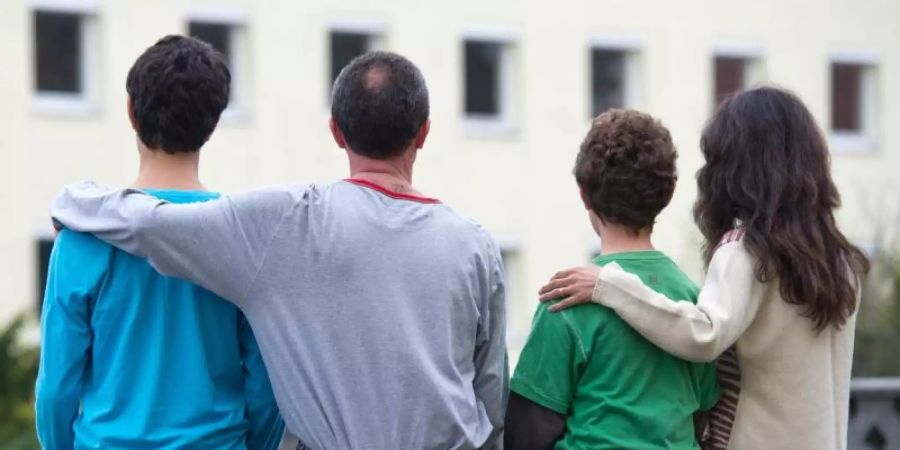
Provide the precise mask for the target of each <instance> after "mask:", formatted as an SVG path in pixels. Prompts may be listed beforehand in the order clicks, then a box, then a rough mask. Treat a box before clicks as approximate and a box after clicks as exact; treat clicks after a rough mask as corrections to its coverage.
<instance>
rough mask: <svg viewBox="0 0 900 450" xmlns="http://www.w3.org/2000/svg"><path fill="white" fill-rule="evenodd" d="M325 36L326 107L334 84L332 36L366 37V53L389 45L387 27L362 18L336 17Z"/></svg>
mask: <svg viewBox="0 0 900 450" xmlns="http://www.w3.org/2000/svg"><path fill="white" fill-rule="evenodd" d="M325 31H326V34H325V47H326V51H325V54H324V56H325V63H324V64H323V66H324V77H325V87H326V89H325V105H326V107H329V108H330V106H331V90H332V88H333V87H334V83H333V81H332V79H331V66H332V62H333V61H332V60H333V52H332V48H331V36H332V35H333V34H335V33H346V34H361V35H365V36H366V47H367V48H366V51H372V50H383V49H384V48H385V47H386V44H387V26H386V25H385V23H384V22H383V21H381V20H379V19H375V18H370V17H360V16H336V17H332V18H330V19H328V22H327V27H326V30H325Z"/></svg>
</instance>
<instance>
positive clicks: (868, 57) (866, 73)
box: [826, 50, 881, 155]
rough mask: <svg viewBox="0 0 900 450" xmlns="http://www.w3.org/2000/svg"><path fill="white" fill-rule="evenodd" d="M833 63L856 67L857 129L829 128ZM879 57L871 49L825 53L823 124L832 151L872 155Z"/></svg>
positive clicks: (875, 143) (875, 142) (876, 128)
mask: <svg viewBox="0 0 900 450" xmlns="http://www.w3.org/2000/svg"><path fill="white" fill-rule="evenodd" d="M837 64H843V65H854V66H859V68H860V83H861V85H862V86H860V98H859V102H860V106H859V109H860V118H859V120H860V131H858V132H857V131H835V130H834V129H833V128H832V115H833V114H834V111H833V110H832V102H833V100H834V99H833V98H832V91H833V89H834V85H833V83H834V80H833V77H832V76H833V73H834V72H833V70H834V66H835V65H837ZM880 66H881V58H880V55H879V53H878V52H877V51H874V50H835V51H832V52H830V53H829V55H828V66H827V73H828V75H827V80H828V83H827V87H826V89H827V95H826V98H827V111H828V113H827V114H828V115H827V118H828V119H827V123H828V144H829V148H830V149H831V151H832V152H834V153H839V154H858V155H867V154H874V153H876V152H877V149H878V133H879V128H880V127H879V116H880V114H879V112H880V104H879V100H878V90H879V87H880V86H879V85H880V78H879V68H880Z"/></svg>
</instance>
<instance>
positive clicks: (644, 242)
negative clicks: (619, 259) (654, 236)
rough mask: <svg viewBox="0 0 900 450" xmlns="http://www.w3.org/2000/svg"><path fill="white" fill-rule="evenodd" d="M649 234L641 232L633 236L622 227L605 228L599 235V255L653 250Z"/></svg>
mask: <svg viewBox="0 0 900 450" xmlns="http://www.w3.org/2000/svg"><path fill="white" fill-rule="evenodd" d="M650 234H651V231H650V230H641V231H640V232H639V233H638V234H634V233H633V232H632V231H631V230H627V229H625V228H623V227H618V226H612V227H607V228H605V229H604V230H602V231H601V233H600V254H601V255H610V254H613V253H624V252H641V251H650V250H655V248H654V247H653V242H652V241H651V240H650Z"/></svg>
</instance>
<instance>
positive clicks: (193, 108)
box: [125, 35, 231, 154]
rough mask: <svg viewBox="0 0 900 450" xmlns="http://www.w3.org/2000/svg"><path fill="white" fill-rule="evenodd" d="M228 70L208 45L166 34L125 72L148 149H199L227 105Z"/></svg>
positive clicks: (183, 150) (185, 150) (139, 127)
mask: <svg viewBox="0 0 900 450" xmlns="http://www.w3.org/2000/svg"><path fill="white" fill-rule="evenodd" d="M230 85H231V73H230V72H229V71H228V66H227V65H226V64H225V58H224V57H223V56H222V54H221V53H219V52H218V51H217V50H216V49H214V48H213V47H212V46H211V45H209V44H207V43H206V42H203V41H201V40H199V39H194V38H190V37H185V36H177V35H170V36H165V37H163V38H162V39H160V40H159V41H157V42H156V44H154V45H153V46H152V47H150V48H148V49H147V50H146V51H145V52H144V53H143V54H142V55H141V56H140V57H138V59H137V61H135V63H134V65H133V66H131V70H129V71H128V78H127V80H126V83H125V87H126V89H127V91H128V96H129V97H130V98H131V105H132V114H133V115H134V119H135V122H136V124H137V133H138V137H139V138H140V139H141V142H143V143H144V145H146V146H147V147H148V148H150V149H153V150H163V151H164V152H166V153H170V154H174V153H186V152H195V151H197V150H200V147H202V146H203V144H205V143H206V141H207V140H208V139H209V136H210V135H212V132H213V131H214V130H215V129H216V125H217V124H218V123H219V117H220V116H221V115H222V111H224V110H225V107H226V106H228V96H229V90H230Z"/></svg>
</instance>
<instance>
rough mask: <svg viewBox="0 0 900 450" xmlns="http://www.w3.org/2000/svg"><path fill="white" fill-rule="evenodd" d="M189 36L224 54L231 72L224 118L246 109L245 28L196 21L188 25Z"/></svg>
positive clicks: (209, 21) (228, 24)
mask: <svg viewBox="0 0 900 450" xmlns="http://www.w3.org/2000/svg"><path fill="white" fill-rule="evenodd" d="M188 34H189V35H190V36H192V37H195V38H197V39H200V40H202V41H204V42H207V43H209V44H210V45H212V46H213V48H215V49H216V50H218V51H219V52H221V53H222V56H223V57H224V58H225V64H227V65H228V70H229V72H231V93H230V99H229V102H228V108H227V109H226V110H225V115H224V117H229V114H234V113H238V114H240V113H241V112H243V111H242V110H243V109H244V108H243V107H244V100H245V97H246V95H245V92H244V81H243V79H244V67H243V64H242V63H243V59H244V51H243V48H244V47H243V27H242V26H241V25H239V24H237V23H234V22H217V21H214V20H209V19H206V20H204V19H195V20H191V21H190V22H189V23H188Z"/></svg>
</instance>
